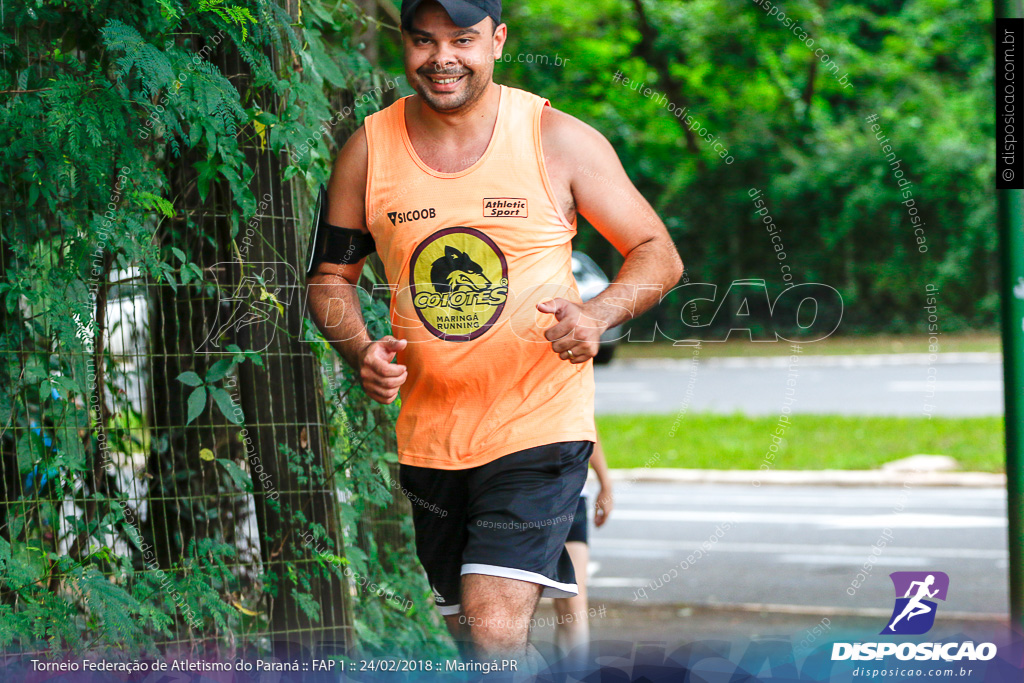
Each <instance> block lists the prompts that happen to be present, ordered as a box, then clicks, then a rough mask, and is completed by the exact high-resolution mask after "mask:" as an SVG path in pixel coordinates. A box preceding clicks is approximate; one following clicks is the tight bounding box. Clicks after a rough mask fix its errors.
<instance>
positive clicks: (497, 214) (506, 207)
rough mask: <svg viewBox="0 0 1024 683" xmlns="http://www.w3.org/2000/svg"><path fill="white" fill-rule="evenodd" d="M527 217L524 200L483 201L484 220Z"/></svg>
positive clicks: (500, 198) (509, 198) (510, 198)
mask: <svg viewBox="0 0 1024 683" xmlns="http://www.w3.org/2000/svg"><path fill="white" fill-rule="evenodd" d="M529 215H530V210H529V206H528V205H527V203H526V200H525V199H518V198H515V197H488V198H487V199H485V200H484V218H528V217H529Z"/></svg>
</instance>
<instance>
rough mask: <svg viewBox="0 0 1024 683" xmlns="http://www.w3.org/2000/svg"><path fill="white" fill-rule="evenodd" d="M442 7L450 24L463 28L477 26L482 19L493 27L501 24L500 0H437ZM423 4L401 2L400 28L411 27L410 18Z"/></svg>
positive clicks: (409, 1) (408, 0)
mask: <svg viewBox="0 0 1024 683" xmlns="http://www.w3.org/2000/svg"><path fill="white" fill-rule="evenodd" d="M437 2H438V3H439V4H440V5H441V7H444V10H445V11H446V12H448V16H449V17H451V19H452V23H454V24H455V25H456V26H459V27H462V28H465V27H467V26H473V25H475V24H479V23H480V22H481V21H483V20H484V17H490V18H491V19H493V20H494V25H495V26H497V25H498V24H500V23H501V0H437ZM422 4H423V0H402V28H404V29H409V28H411V27H412V18H413V17H414V16H415V15H416V8H418V7H419V6H420V5H422Z"/></svg>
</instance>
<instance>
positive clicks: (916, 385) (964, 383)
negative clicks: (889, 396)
mask: <svg viewBox="0 0 1024 683" xmlns="http://www.w3.org/2000/svg"><path fill="white" fill-rule="evenodd" d="M885 388H886V391H896V392H904V391H905V392H912V393H924V392H926V391H927V392H931V391H935V392H940V391H949V392H954V391H966V392H971V391H995V392H1001V391H1002V390H1003V383H1002V382H1001V381H1000V380H982V379H978V380H974V379H963V380H947V381H945V382H918V381H911V380H897V381H893V382H888V383H887V384H886V385H885Z"/></svg>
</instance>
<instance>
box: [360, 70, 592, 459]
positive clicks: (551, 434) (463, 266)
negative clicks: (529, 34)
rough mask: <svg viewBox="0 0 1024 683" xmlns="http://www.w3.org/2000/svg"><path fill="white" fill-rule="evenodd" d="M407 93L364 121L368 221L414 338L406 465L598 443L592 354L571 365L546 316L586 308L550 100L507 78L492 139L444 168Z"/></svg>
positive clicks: (405, 412) (403, 430) (406, 359)
mask: <svg viewBox="0 0 1024 683" xmlns="http://www.w3.org/2000/svg"><path fill="white" fill-rule="evenodd" d="M405 103H406V99H401V100H399V101H398V102H396V103H395V104H393V105H391V106H390V107H387V108H386V109H384V110H382V111H380V112H377V113H376V114H373V115H371V116H369V117H367V119H366V122H365V127H366V140H367V145H368V147H369V162H368V163H369V166H368V175H367V183H366V225H367V227H368V228H369V230H370V233H371V234H372V235H373V238H374V240H375V242H376V244H377V253H378V254H379V255H380V258H381V260H382V261H383V264H384V269H385V273H386V276H387V280H388V286H389V287H390V289H391V293H392V296H391V306H390V312H391V324H392V331H393V334H394V336H396V337H398V338H399V339H406V340H408V343H407V344H406V347H405V349H404V350H403V351H400V352H399V353H398V356H397V361H398V362H399V363H402V364H404V365H405V366H406V367H407V368H408V373H409V374H408V379H407V380H406V382H405V384H403V385H402V388H401V400H402V403H401V409H400V411H399V416H398V424H397V436H398V458H399V462H401V463H403V464H406V465H414V466H418V467H431V468H436V469H449V470H456V469H465V468H469V467H476V466H478V465H483V464H486V463H488V462H490V461H492V460H495V459H496V458H499V457H501V456H503V455H507V454H509V453H513V452H515V451H519V450H523V449H525V448H531V447H533V446H540V445H543V444H548V443H555V442H558V441H578V440H579V441H594V440H595V439H596V431H595V429H594V367H593V361H588V362H586V363H580V364H572V363H569V362H568V361H563V360H561V359H559V357H558V354H556V353H555V352H553V351H552V350H551V342H549V341H548V340H547V339H545V338H544V331H545V330H546V329H547V328H548V327H550V326H551V325H553V324H554V323H555V322H556V321H555V317H554V316H553V315H551V314H547V313H541V312H540V311H538V310H537V308H536V306H537V304H538V303H540V302H542V301H545V300H549V299H551V298H554V297H561V298H564V299H569V300H571V301H575V302H577V303H579V302H580V294H579V290H578V289H577V286H576V280H575V278H574V277H573V274H572V261H571V253H572V245H571V242H570V240H571V238H572V237H573V235H575V234H576V224H575V221H574V222H573V223H572V224H570V223H568V222H567V221H566V220H565V217H564V216H563V214H562V212H561V210H560V209H559V208H558V205H557V202H556V200H555V198H554V194H553V192H552V190H551V184H550V181H549V179H548V175H547V170H546V168H545V165H544V156H543V154H542V153H541V138H540V119H541V111H542V110H543V108H544V107H545V106H547V105H548V101H547V100H546V99H544V98H541V97H538V96H536V95H533V94H530V93H528V92H525V91H523V90H518V89H515V88H509V87H506V86H501V94H500V100H499V105H498V117H497V122H496V124H495V127H494V132H493V134H492V136H491V141H490V144H489V145H488V147H487V150H486V151H485V152H484V154H483V156H481V157H480V159H479V160H477V161H476V162H475V163H474V164H473V165H472V166H470V167H468V168H466V169H465V170H463V171H459V172H458V173H440V172H438V171H435V170H434V169H432V168H430V167H429V166H427V165H426V164H425V163H424V162H423V161H422V160H421V159H420V158H419V156H418V155H417V154H416V151H415V150H414V148H413V146H412V142H411V140H410V138H409V133H408V130H407V128H406V125H405Z"/></svg>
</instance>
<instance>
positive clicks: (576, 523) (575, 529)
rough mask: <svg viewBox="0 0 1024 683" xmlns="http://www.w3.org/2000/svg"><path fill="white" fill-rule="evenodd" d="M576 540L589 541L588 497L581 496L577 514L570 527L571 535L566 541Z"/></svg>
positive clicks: (578, 541) (579, 541) (580, 541)
mask: <svg viewBox="0 0 1024 683" xmlns="http://www.w3.org/2000/svg"><path fill="white" fill-rule="evenodd" d="M569 541H576V542H577V543H586V542H587V497H586V496H580V502H579V504H578V505H577V506H576V516H575V517H574V518H573V520H572V526H571V527H569V536H568V537H566V539H565V542H566V543H568V542H569Z"/></svg>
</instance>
